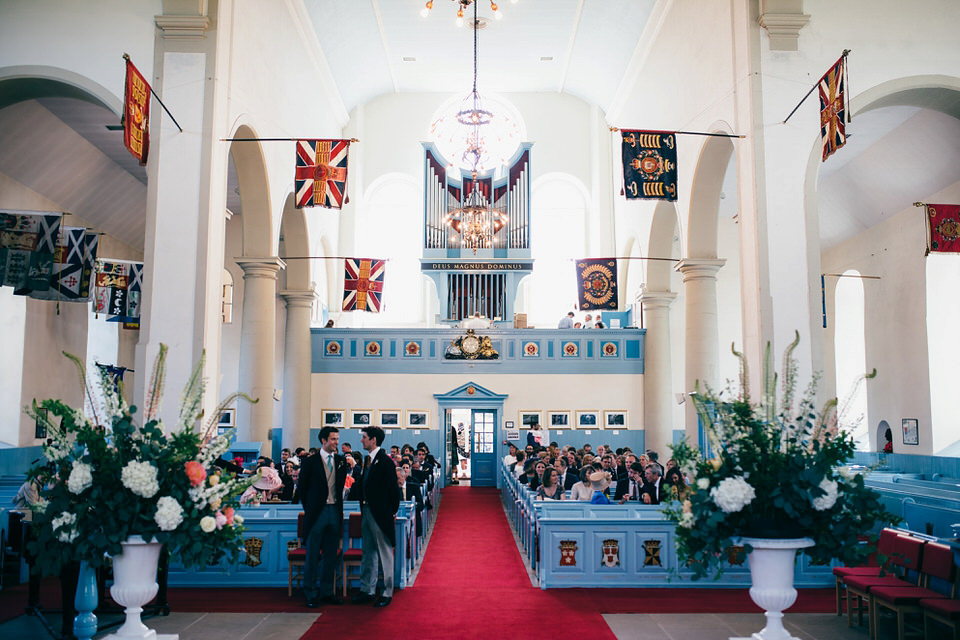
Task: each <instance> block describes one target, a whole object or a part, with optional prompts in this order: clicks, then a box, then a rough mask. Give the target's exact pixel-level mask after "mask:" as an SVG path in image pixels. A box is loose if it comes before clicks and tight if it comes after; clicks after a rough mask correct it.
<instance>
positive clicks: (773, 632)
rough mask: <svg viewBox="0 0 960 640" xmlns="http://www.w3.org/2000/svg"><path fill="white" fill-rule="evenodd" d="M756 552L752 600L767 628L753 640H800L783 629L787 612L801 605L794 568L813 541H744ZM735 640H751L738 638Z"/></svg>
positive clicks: (751, 558) (752, 567) (752, 555)
mask: <svg viewBox="0 0 960 640" xmlns="http://www.w3.org/2000/svg"><path fill="white" fill-rule="evenodd" d="M740 543H741V544H749V545H750V546H751V547H753V551H751V552H750V554H749V555H748V556H747V559H748V561H749V562H750V579H751V586H750V598H751V599H752V600H753V601H754V602H755V603H756V604H757V606H759V607H760V608H761V609H763V610H764V615H766V616H767V626H765V627H764V628H763V630H762V631H758V632H757V633H754V634H753V635H752V636H750V638H751V639H752V640H797V639H796V638H795V637H794V636H791V635H790V634H789V633H787V630H786V629H785V628H784V626H783V611H784V609H788V608H790V607H791V606H792V605H793V603H794V602H796V601H797V590H796V589H794V588H793V568H794V561H795V559H796V555H797V550H799V549H805V548H807V547H812V546H813V544H814V543H813V540H811V539H810V538H790V539H775V538H741V539H740ZM731 640H747V639H745V638H737V639H731Z"/></svg>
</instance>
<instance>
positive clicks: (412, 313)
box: [338, 174, 426, 326]
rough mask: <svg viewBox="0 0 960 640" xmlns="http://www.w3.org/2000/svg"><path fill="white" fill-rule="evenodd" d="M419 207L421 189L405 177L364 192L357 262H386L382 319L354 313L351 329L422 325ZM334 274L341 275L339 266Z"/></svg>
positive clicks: (381, 182)
mask: <svg viewBox="0 0 960 640" xmlns="http://www.w3.org/2000/svg"><path fill="white" fill-rule="evenodd" d="M422 206H423V205H422V200H421V194H420V189H419V187H418V185H417V184H416V183H415V181H414V180H413V179H412V178H410V177H409V176H407V175H402V174H397V175H389V176H384V177H381V178H380V179H378V180H377V181H376V182H375V183H374V184H373V185H372V186H371V188H370V190H369V191H368V192H367V198H366V201H365V203H364V206H363V207H362V209H360V211H358V214H357V225H356V233H357V241H356V247H357V255H356V257H358V258H378V259H385V260H387V261H388V262H387V266H386V271H385V273H384V282H383V308H382V310H381V313H380V314H368V313H366V312H362V311H359V312H354V313H353V314H352V315H354V316H355V318H354V322H355V323H356V324H358V325H368V326H369V325H374V324H375V325H384V324H388V325H406V324H419V323H423V322H424V321H425V317H426V314H425V312H424V302H423V290H424V287H423V282H422V280H423V277H422V276H421V274H420V246H421V241H422V239H423V216H422V211H421V207H422ZM338 268H339V269H340V270H341V271H342V269H343V264H342V262H341V263H339V267H338ZM367 316H370V317H367Z"/></svg>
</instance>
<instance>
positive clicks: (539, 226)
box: [526, 176, 587, 327]
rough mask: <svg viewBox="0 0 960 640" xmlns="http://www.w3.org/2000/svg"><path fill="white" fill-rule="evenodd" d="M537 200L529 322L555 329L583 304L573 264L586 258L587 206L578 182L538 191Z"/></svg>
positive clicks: (561, 181)
mask: <svg viewBox="0 0 960 640" xmlns="http://www.w3.org/2000/svg"><path fill="white" fill-rule="evenodd" d="M531 200H532V203H531V204H532V206H531V211H530V251H531V254H532V256H533V259H534V263H533V273H532V274H531V276H530V278H529V279H528V280H527V296H526V300H527V304H526V306H527V322H528V323H529V324H532V325H533V326H537V327H555V326H557V322H558V321H559V320H560V318H562V317H564V316H565V315H567V312H568V311H572V310H573V307H574V305H575V304H576V303H577V280H576V272H575V269H574V264H573V261H574V260H576V259H577V258H584V257H586V239H585V237H584V236H585V233H584V230H585V220H586V214H587V202H586V200H585V199H584V197H583V194H582V193H581V191H580V190H579V189H578V188H577V186H576V185H575V184H574V182H573V180H572V179H570V178H565V177H559V176H558V177H556V178H551V179H547V180H544V181H542V182H540V183H539V184H537V185H535V186H534V188H533V195H532V198H531Z"/></svg>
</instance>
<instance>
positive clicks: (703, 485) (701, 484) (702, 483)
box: [697, 478, 710, 491]
mask: <svg viewBox="0 0 960 640" xmlns="http://www.w3.org/2000/svg"><path fill="white" fill-rule="evenodd" d="M709 488H710V478H697V489H702V490H703V491H706V490H707V489H709Z"/></svg>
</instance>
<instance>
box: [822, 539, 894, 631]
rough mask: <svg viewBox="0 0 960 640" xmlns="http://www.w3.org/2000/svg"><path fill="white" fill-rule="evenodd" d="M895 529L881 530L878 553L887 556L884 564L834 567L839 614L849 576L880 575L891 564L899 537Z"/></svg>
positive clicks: (844, 598) (839, 613)
mask: <svg viewBox="0 0 960 640" xmlns="http://www.w3.org/2000/svg"><path fill="white" fill-rule="evenodd" d="M897 535H899V534H898V533H897V531H896V530H895V529H890V528H886V529H884V530H883V531H881V532H880V540H879V541H878V542H877V553H878V554H880V555H882V556H885V558H884V562H883V565H882V566H881V565H869V566H862V567H834V568H833V575H834V576H835V577H836V580H837V615H838V616H839V615H843V601H844V600H846V597H845V596H846V593H845V592H846V584H844V581H845V580H846V578H848V577H849V576H878V575H880V571H881V570H884V571H885V570H887V569H889V566H890V558H891V556H892V555H893V543H894V541H895V540H896V539H897Z"/></svg>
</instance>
